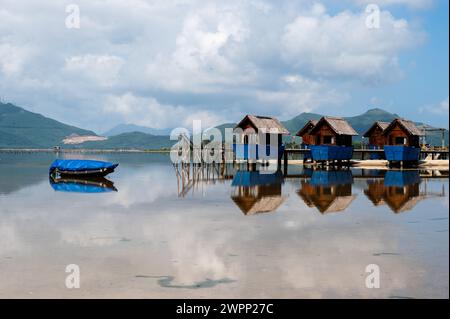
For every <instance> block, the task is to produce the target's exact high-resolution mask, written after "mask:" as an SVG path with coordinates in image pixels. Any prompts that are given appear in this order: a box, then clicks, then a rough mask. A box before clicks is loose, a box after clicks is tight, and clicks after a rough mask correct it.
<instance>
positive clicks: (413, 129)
mask: <svg viewBox="0 0 450 319" xmlns="http://www.w3.org/2000/svg"><path fill="white" fill-rule="evenodd" d="M395 124H399V125H400V126H401V127H403V128H404V129H405V130H406V131H407V132H408V134H410V135H415V136H424V135H425V134H424V132H423V131H421V130H420V129H419V128H418V127H417V126H416V124H414V122H412V121H409V120H405V119H395V120H393V121H392V122H391V124H389V126H388V127H387V128H386V129H385V130H384V132H383V134H387V133H388V132H389V131H390V130H391V129H392V128H393V127H394V125H395Z"/></svg>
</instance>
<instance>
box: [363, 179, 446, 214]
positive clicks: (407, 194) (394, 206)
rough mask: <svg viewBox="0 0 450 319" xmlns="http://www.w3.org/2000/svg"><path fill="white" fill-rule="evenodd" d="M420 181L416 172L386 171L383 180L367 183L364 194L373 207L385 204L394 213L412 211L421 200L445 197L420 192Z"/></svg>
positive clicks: (440, 194) (442, 194)
mask: <svg viewBox="0 0 450 319" xmlns="http://www.w3.org/2000/svg"><path fill="white" fill-rule="evenodd" d="M420 180H421V179H420V175H419V172H418V171H387V172H386V175H385V178H384V180H377V181H368V182H367V184H368V185H367V189H365V190H364V194H366V196H367V197H368V198H369V199H370V201H371V202H372V203H374V205H375V206H380V205H384V204H387V205H388V206H389V208H390V209H391V210H392V211H393V212H395V213H400V212H404V211H408V210H411V209H413V208H414V206H415V205H416V204H417V203H418V202H419V201H421V200H422V199H425V198H428V197H431V196H439V197H442V196H445V194H444V192H443V191H442V193H439V194H433V193H431V192H427V191H425V192H421V190H420Z"/></svg>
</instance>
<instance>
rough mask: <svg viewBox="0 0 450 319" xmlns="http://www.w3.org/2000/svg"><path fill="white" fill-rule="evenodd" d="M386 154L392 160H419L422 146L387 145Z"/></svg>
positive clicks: (385, 147)
mask: <svg viewBox="0 0 450 319" xmlns="http://www.w3.org/2000/svg"><path fill="white" fill-rule="evenodd" d="M384 154H385V155H386V159H387V160H388V161H390V162H391V161H392V162H401V161H403V162H417V161H418V160H419V155H420V148H418V147H414V146H403V145H385V146H384Z"/></svg>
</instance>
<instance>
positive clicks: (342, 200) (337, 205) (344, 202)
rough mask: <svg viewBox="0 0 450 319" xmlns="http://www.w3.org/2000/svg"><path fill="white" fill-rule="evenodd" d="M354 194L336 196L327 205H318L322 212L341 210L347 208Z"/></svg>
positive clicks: (354, 196)
mask: <svg viewBox="0 0 450 319" xmlns="http://www.w3.org/2000/svg"><path fill="white" fill-rule="evenodd" d="M355 198H356V195H351V196H338V197H336V198H335V199H334V200H333V201H332V202H331V203H330V204H329V205H328V207H318V208H319V210H320V212H321V213H322V214H326V213H335V212H342V211H344V210H346V209H347V207H348V206H350V204H351V203H352V202H353V201H354V200H355Z"/></svg>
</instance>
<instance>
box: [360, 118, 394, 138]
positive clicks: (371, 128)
mask: <svg viewBox="0 0 450 319" xmlns="http://www.w3.org/2000/svg"><path fill="white" fill-rule="evenodd" d="M389 124H391V123H389V122H380V121H376V122H375V123H373V124H372V126H371V127H370V128H369V129H368V130H367V131H366V132H365V133H364V134H363V136H364V137H369V136H370V134H371V132H372V130H373V129H375V127H377V126H378V127H379V128H381V130H382V131H383V132H384V130H385V129H387V128H388V126H389Z"/></svg>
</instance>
